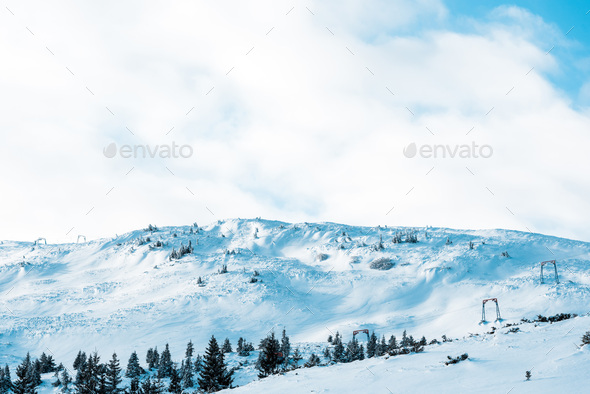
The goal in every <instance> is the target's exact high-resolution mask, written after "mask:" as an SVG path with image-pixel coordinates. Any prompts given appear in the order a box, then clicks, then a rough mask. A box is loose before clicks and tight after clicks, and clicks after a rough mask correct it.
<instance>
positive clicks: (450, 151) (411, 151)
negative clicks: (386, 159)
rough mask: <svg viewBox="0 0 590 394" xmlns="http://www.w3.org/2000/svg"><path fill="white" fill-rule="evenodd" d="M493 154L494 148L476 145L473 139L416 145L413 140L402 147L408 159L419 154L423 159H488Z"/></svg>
mask: <svg viewBox="0 0 590 394" xmlns="http://www.w3.org/2000/svg"><path fill="white" fill-rule="evenodd" d="M493 154H494V149H493V148H492V147H491V146H490V145H487V144H484V145H477V144H476V143H475V141H473V142H472V143H471V144H462V145H441V144H438V145H431V144H424V145H420V146H418V145H416V143H415V142H412V143H410V144H408V146H406V147H405V148H404V156H405V157H407V158H408V159H411V158H413V157H415V156H416V155H419V156H420V157H422V158H425V159H431V158H433V159H437V158H443V159H447V158H449V159H455V158H459V159H489V158H490V157H492V155H493Z"/></svg>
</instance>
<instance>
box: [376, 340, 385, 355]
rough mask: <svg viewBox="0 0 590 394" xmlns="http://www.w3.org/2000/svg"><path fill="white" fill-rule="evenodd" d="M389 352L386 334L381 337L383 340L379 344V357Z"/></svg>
mask: <svg viewBox="0 0 590 394" xmlns="http://www.w3.org/2000/svg"><path fill="white" fill-rule="evenodd" d="M386 352H387V342H385V335H383V336H382V337H381V342H380V343H379V344H378V345H377V353H376V355H377V356H378V357H381V356H383V355H384V354H385V353H386Z"/></svg>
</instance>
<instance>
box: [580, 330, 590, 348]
mask: <svg viewBox="0 0 590 394" xmlns="http://www.w3.org/2000/svg"><path fill="white" fill-rule="evenodd" d="M588 344H590V331H586V333H585V334H584V335H582V345H588Z"/></svg>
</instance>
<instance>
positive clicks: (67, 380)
mask: <svg viewBox="0 0 590 394" xmlns="http://www.w3.org/2000/svg"><path fill="white" fill-rule="evenodd" d="M59 383H60V386H61V391H62V393H69V392H70V385H71V384H72V377H71V376H70V374H69V373H68V370H67V369H65V368H64V370H63V371H61V377H60V378H59Z"/></svg>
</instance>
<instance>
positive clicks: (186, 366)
mask: <svg viewBox="0 0 590 394" xmlns="http://www.w3.org/2000/svg"><path fill="white" fill-rule="evenodd" d="M193 351H194V349H193V342H192V341H189V343H188V344H187V345H186V352H185V354H184V355H185V359H184V360H183V361H182V366H181V367H180V379H181V382H182V388H183V389H186V388H189V387H193V386H194V385H195V384H194V380H193V377H194V372H193V371H194V366H193V360H192V357H193ZM170 378H172V376H170Z"/></svg>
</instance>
